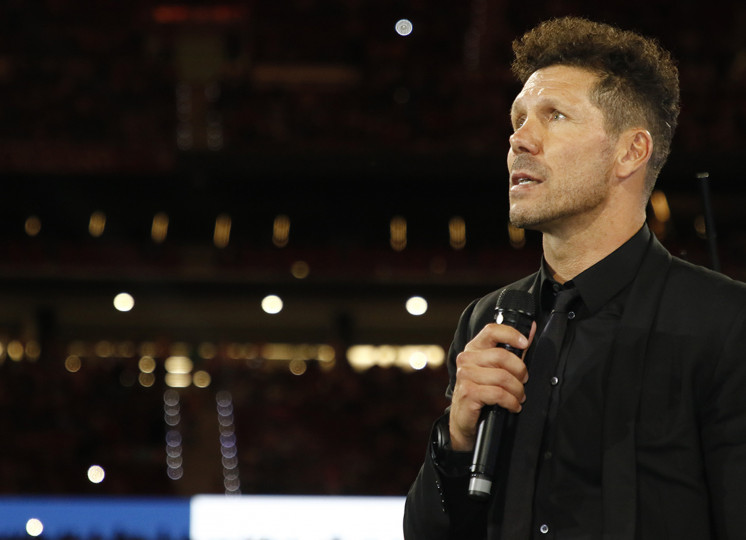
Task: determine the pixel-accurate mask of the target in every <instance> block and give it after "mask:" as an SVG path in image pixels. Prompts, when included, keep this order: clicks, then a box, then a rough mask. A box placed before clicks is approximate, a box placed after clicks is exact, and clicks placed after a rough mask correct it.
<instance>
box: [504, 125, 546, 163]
mask: <svg viewBox="0 0 746 540" xmlns="http://www.w3.org/2000/svg"><path fill="white" fill-rule="evenodd" d="M509 141H510V149H511V150H512V151H513V153H514V154H525V153H529V154H536V153H537V152H538V151H539V149H540V148H541V138H540V135H539V133H538V132H537V127H536V126H535V124H534V123H533V122H532V121H531V120H530V119H527V120H526V121H524V122H523V124H521V125H520V127H518V128H517V129H516V130H515V131H514V132H513V134H512V135H511V136H510V139H509Z"/></svg>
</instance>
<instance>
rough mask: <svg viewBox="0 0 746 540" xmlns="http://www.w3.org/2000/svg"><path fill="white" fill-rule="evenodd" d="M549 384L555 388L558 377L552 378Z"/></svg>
mask: <svg viewBox="0 0 746 540" xmlns="http://www.w3.org/2000/svg"><path fill="white" fill-rule="evenodd" d="M549 382H550V383H551V384H552V386H557V385H558V384H559V378H558V377H552V378H551V379H550V380H549Z"/></svg>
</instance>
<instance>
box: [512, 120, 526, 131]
mask: <svg viewBox="0 0 746 540" xmlns="http://www.w3.org/2000/svg"><path fill="white" fill-rule="evenodd" d="M525 122H526V117H525V116H516V117H515V118H513V131H518V130H519V129H520V128H521V126H522V125H523V124H524V123H525Z"/></svg>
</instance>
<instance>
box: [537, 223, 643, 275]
mask: <svg viewBox="0 0 746 540" xmlns="http://www.w3.org/2000/svg"><path fill="white" fill-rule="evenodd" d="M644 223H645V214H644V211H643V212H642V213H641V215H638V216H636V219H630V216H629V215H627V216H617V219H613V218H610V217H609V216H605V219H604V220H603V222H599V220H594V222H593V223H588V224H585V225H584V224H576V225H575V226H573V227H570V228H568V227H564V228H552V229H547V230H545V231H543V237H542V243H543V248H544V259H545V261H546V263H547V264H548V265H549V268H550V269H551V270H552V275H553V277H554V279H556V280H557V281H558V282H559V283H564V282H565V281H568V280H571V279H573V278H574V277H575V276H577V275H578V274H580V273H581V272H583V271H585V270H587V269H588V268H590V267H591V266H593V265H594V264H596V263H597V262H599V261H600V260H602V259H604V258H605V257H607V256H608V255H609V254H611V253H613V252H614V251H615V250H616V249H618V248H619V247H620V246H621V245H622V244H624V243H625V242H626V241H627V240H629V239H630V238H632V237H633V236H634V235H635V233H637V231H639V230H640V228H641V227H642V226H643V224H644Z"/></svg>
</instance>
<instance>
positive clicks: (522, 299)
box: [495, 289, 536, 319]
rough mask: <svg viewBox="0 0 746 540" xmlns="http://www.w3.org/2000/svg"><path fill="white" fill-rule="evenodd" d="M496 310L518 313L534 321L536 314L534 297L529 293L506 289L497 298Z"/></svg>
mask: <svg viewBox="0 0 746 540" xmlns="http://www.w3.org/2000/svg"><path fill="white" fill-rule="evenodd" d="M495 309H497V310H500V311H517V312H519V313H523V314H525V315H526V316H528V317H529V318H531V319H533V318H534V315H535V314H536V302H535V300H534V295H533V294H531V293H530V292H527V291H519V290H517V289H505V290H503V291H502V292H501V293H500V296H498V297H497V305H496V306H495Z"/></svg>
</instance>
